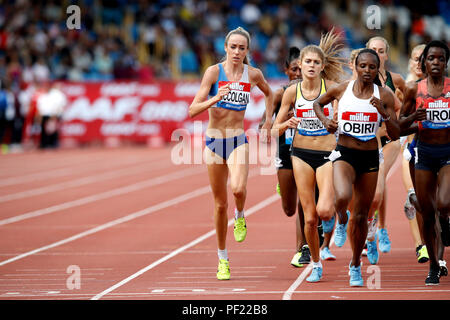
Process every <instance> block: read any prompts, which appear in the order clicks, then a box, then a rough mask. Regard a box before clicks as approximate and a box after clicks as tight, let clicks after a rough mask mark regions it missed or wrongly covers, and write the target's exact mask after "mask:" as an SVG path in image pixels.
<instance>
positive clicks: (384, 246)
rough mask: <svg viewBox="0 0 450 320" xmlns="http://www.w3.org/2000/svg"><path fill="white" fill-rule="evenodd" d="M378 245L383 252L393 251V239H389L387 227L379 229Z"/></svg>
mask: <svg viewBox="0 0 450 320" xmlns="http://www.w3.org/2000/svg"><path fill="white" fill-rule="evenodd" d="M377 233H378V239H379V240H378V247H379V248H380V251H381V252H385V253H386V252H389V251H391V241H390V240H389V236H388V232H387V230H386V229H378V232H377Z"/></svg>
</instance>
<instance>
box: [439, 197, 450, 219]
mask: <svg viewBox="0 0 450 320" xmlns="http://www.w3.org/2000/svg"><path fill="white" fill-rule="evenodd" d="M436 206H437V211H438V212H439V214H440V216H442V217H444V218H445V217H448V216H449V214H450V197H448V196H447V197H439V198H438V199H437V203H436Z"/></svg>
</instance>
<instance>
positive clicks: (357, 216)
mask: <svg viewBox="0 0 450 320" xmlns="http://www.w3.org/2000/svg"><path fill="white" fill-rule="evenodd" d="M368 213H369V211H368V210H365V209H362V210H358V211H355V212H354V214H353V215H352V217H351V219H352V221H353V223H354V224H355V225H356V226H359V227H364V226H367V215H368Z"/></svg>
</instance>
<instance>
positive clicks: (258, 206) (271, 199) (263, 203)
mask: <svg viewBox="0 0 450 320" xmlns="http://www.w3.org/2000/svg"><path fill="white" fill-rule="evenodd" d="M278 199H279V195H278V194H274V195H272V196H271V197H269V198H267V199H266V200H263V201H261V202H260V203H258V204H256V205H254V206H253V207H251V208H249V209H247V210H245V216H246V217H248V216H250V215H251V214H253V213H255V212H257V211H259V210H261V209H263V208H264V207H266V206H268V205H270V204H271V203H273V202H275V201H276V200H278ZM233 223H234V218H232V219H230V220H228V226H231V225H232V224H233ZM215 234H216V230H215V229H214V230H211V231H209V232H207V233H205V234H204V235H202V236H200V237H198V238H197V239H194V240H193V241H191V242H189V243H188V244H186V245H184V246H182V247H180V248H178V249H176V250H174V251H172V252H171V253H170V254H168V255H166V256H164V257H162V258H161V259H158V260H157V261H155V262H153V263H152V264H150V265H148V266H146V267H145V268H142V269H141V270H139V271H138V272H136V273H134V274H132V275H131V276H129V277H127V278H125V279H123V280H122V281H120V282H118V283H116V284H115V285H113V286H112V287H109V288H108V289H106V290H104V291H102V292H100V293H99V294H97V295H95V296H94V297H92V299H91V300H99V299H101V298H102V297H103V296H105V295H107V294H109V293H110V292H112V291H114V290H115V289H117V288H119V287H121V286H123V285H124V284H126V283H128V282H130V281H131V280H133V279H136V278H137V277H139V276H141V275H142V274H144V273H145V272H147V271H149V270H151V269H153V268H155V267H156V266H158V265H160V264H161V263H163V262H165V261H167V260H169V259H171V258H173V257H175V256H176V255H178V254H180V253H182V252H183V251H185V250H187V249H189V248H191V247H193V246H195V245H197V244H198V243H200V242H202V241H204V240H206V239H208V238H209V237H212V236H213V235H215Z"/></svg>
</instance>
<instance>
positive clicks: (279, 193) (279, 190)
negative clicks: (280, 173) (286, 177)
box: [277, 183, 281, 197]
mask: <svg viewBox="0 0 450 320" xmlns="http://www.w3.org/2000/svg"><path fill="white" fill-rule="evenodd" d="M277 193H278V195H279V196H280V197H281V189H280V184H279V183H277Z"/></svg>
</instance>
